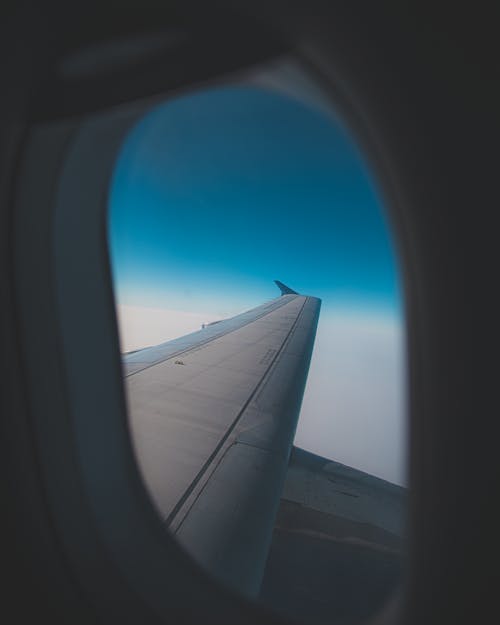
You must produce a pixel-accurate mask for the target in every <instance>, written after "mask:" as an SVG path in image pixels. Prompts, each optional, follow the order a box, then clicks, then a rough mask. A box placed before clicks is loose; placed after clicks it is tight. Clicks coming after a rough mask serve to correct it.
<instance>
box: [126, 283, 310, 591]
mask: <svg viewBox="0 0 500 625" xmlns="http://www.w3.org/2000/svg"><path fill="white" fill-rule="evenodd" d="M277 285H278V287H279V288H280V290H281V293H282V295H281V297H278V298H276V299H274V300H272V301H271V302H268V303H266V304H264V305H262V306H259V307H257V308H254V309H253V310H250V311H248V312H245V313H243V314H241V315H237V316H236V317H232V318H231V319H226V320H223V321H220V322H219V323H216V324H211V325H208V326H206V327H204V328H203V329H202V330H200V331H198V332H194V333H193V334H190V335H188V336H185V337H182V338H179V339H176V340H173V341H169V342H168V343H164V344H162V345H158V346H155V347H150V348H147V349H143V350H139V351H136V352H133V353H130V354H125V355H124V356H123V370H124V376H125V387H126V393H127V401H128V410H129V423H130V429H131V434H132V440H133V445H134V448H135V453H136V457H137V460H138V464H139V468H140V470H141V473H142V476H143V479H144V481H145V483H146V486H147V488H148V491H149V493H150V495H151V497H152V499H153V502H154V504H155V506H156V508H157V510H158V511H159V513H160V515H161V516H162V518H163V519H164V521H165V523H166V525H167V526H168V527H169V529H170V531H172V532H173V533H174V534H175V536H176V538H177V539H178V541H179V542H180V543H181V544H182V545H183V546H185V548H186V549H187V551H188V552H189V553H190V554H191V555H192V556H193V557H194V558H195V560H197V561H198V562H199V563H200V564H202V565H203V566H204V567H205V568H206V569H207V570H209V571H210V572H211V573H212V574H213V575H215V576H216V577H217V578H218V579H220V580H221V581H223V582H224V583H226V584H229V585H231V586H232V587H234V588H237V589H238V590H240V591H243V592H245V593H247V594H249V595H256V594H257V593H258V591H259V588H260V584H261V580H262V576H263V573H264V568H265V563H266V559H267V556H268V553H269V548H270V544H271V539H272V532H273V527H274V522H275V518H276V514H277V510H278V507H279V503H280V497H281V492H282V489H283V485H284V480H285V476H286V472H287V467H288V460H289V455H290V451H291V447H292V442H293V438H294V433H295V428H296V424H297V420H298V416H299V411H300V405H301V401H302V395H303V391H304V386H305V382H306V378H307V372H308V369H309V361H310V357H311V353H312V349H313V344H314V337H315V332H316V325H317V322H318V316H319V309H320V304H321V302H320V300H319V299H318V298H315V297H307V296H303V295H299V294H297V293H296V292H295V291H292V289H290V288H289V287H287V286H286V285H284V284H282V283H280V282H277Z"/></svg>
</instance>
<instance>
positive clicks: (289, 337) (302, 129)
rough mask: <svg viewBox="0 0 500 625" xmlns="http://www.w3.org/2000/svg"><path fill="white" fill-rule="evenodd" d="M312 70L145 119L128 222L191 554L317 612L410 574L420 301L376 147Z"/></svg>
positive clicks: (165, 471) (147, 389)
mask: <svg viewBox="0 0 500 625" xmlns="http://www.w3.org/2000/svg"><path fill="white" fill-rule="evenodd" d="M298 76H299V74H298V73H296V74H295V75H294V74H293V71H292V70H291V69H290V68H288V69H287V71H286V72H281V74H279V75H273V74H272V73H263V72H262V73H260V74H255V75H253V76H250V77H247V78H245V79H242V80H241V81H239V82H233V83H231V84H226V85H222V86H213V87H210V88H205V89H203V90H199V91H195V92H190V93H185V94H182V95H178V96H176V97H174V98H171V99H169V100H167V101H165V102H163V103H161V104H159V105H155V107H154V108H152V109H151V110H149V111H148V112H147V114H146V115H144V116H143V117H142V118H141V119H140V120H139V121H138V122H137V123H136V124H135V125H134V126H133V127H132V129H131V130H130V132H129V133H128V135H127V136H126V138H125V140H124V143H123V145H122V148H121V152H120V154H119V157H118V160H117V162H116V166H115V170H114V174H113V179H112V184H111V189H110V196H109V224H108V230H109V243H110V252H111V261H112V269H113V277H114V290H115V298H116V309H117V316H118V321H119V329H120V341H121V350H122V360H123V375H124V388H125V392H126V396H127V403H128V411H129V424H130V432H131V437H132V442H133V445H134V450H135V454H136V457H137V462H138V466H139V469H140V471H141V474H142V477H143V480H144V483H145V486H146V488H147V489H148V491H149V494H150V496H151V499H152V501H153V503H154V505H155V507H156V509H157V511H158V513H159V514H160V515H161V517H162V518H163V520H164V522H165V526H166V527H168V529H169V531H170V532H171V533H172V534H173V535H174V536H175V537H176V539H177V540H178V542H179V543H180V544H181V545H182V546H183V547H185V549H186V551H187V552H188V553H189V554H190V555H191V556H192V557H193V558H194V559H195V560H196V561H198V562H199V563H200V564H201V565H202V566H203V567H204V568H205V569H206V570H207V571H208V572H209V573H211V574H212V575H213V576H215V577H216V578H217V579H219V580H220V581H222V582H223V583H224V584H226V585H228V586H230V587H232V588H233V589H235V590H237V591H239V592H242V593H243V594H245V595H247V596H250V597H253V598H256V599H259V600H261V601H262V602H264V603H265V604H266V605H269V606H270V607H271V608H273V609H274V610H276V611H278V612H281V613H283V614H285V615H289V616H292V617H293V618H295V619H299V621H303V622H310V623H326V622H328V623H332V622H333V623H355V622H361V621H362V620H363V619H365V618H366V617H368V616H370V615H373V614H374V613H376V612H377V611H378V610H380V609H382V608H383V606H384V605H386V603H387V601H389V600H390V598H391V597H393V596H394V595H395V593H396V592H397V591H398V590H399V589H400V588H401V586H402V584H403V582H404V572H405V511H406V503H407V488H406V486H407V481H406V405H405V401H406V397H405V375H406V370H405V354H404V342H405V327H404V315H403V301H402V292H401V286H400V277H399V267H398V260H397V257H396V253H395V250H394V247H393V243H392V240H391V232H390V229H389V226H388V223H387V221H386V218H385V212H384V208H383V205H382V200H381V195H380V192H379V190H378V188H377V185H376V183H375V181H374V178H373V176H372V174H371V172H370V170H369V168H368V165H367V163H366V161H365V159H364V157H363V155H362V154H361V153H360V151H359V149H358V147H357V145H356V143H355V142H354V140H353V139H352V137H351V136H350V134H349V132H348V131H347V130H346V128H345V126H344V125H343V124H342V123H341V121H340V120H339V118H338V116H337V115H336V114H335V113H334V112H333V111H332V109H331V107H330V104H329V103H327V101H326V100H325V98H324V96H323V95H322V94H321V93H320V92H319V89H318V88H317V87H315V86H314V85H313V84H312V83H307V81H306V80H305V79H304V78H303V76H301V78H300V80H299V79H298V78H297V77H298ZM275 281H276V282H275ZM311 353H312V356H311ZM309 359H310V364H309Z"/></svg>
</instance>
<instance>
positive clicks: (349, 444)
mask: <svg viewBox="0 0 500 625" xmlns="http://www.w3.org/2000/svg"><path fill="white" fill-rule="evenodd" d="M405 376H406V364H405V355H404V329H403V327H402V324H401V322H400V321H398V320H397V319H393V318H391V317H389V316H386V317H384V316H380V315H379V316H376V315H374V316H371V315H369V314H365V315H360V314H350V315H349V314H342V315H337V316H334V315H330V316H324V317H321V316H320V322H319V325H318V331H317V335H316V341H315V346H314V352H313V357H312V360H311V366H310V369H309V376H308V379H307V385H306V390H305V393H304V399H303V402H302V410H301V415H300V419H299V423H298V426H297V432H296V437H295V444H296V445H297V446H298V447H303V448H305V449H307V450H309V451H312V452H314V453H317V454H319V455H322V456H326V457H329V458H331V459H332V460H335V461H337V462H341V463H343V464H347V465H349V466H352V467H355V468H358V469H361V470H363V471H366V472H367V473H370V474H374V475H377V476H379V477H382V478H384V479H386V480H389V481H390V482H394V483H397V484H402V485H404V484H406V451H407V449H406V447H407V445H406V425H407V424H406V389H405V379H406V378H405Z"/></svg>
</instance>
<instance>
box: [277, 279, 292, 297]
mask: <svg viewBox="0 0 500 625" xmlns="http://www.w3.org/2000/svg"><path fill="white" fill-rule="evenodd" d="M274 283H275V284H276V286H277V287H278V289H279V290H280V291H281V295H298V293H297V291H294V290H293V289H291V288H290V287H289V286H287V285H286V284H283V282H280V281H279V280H275V281H274Z"/></svg>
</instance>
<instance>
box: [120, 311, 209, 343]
mask: <svg viewBox="0 0 500 625" xmlns="http://www.w3.org/2000/svg"><path fill="white" fill-rule="evenodd" d="M117 317H118V327H119V331H120V348H121V351H122V352H130V351H132V350H134V349H141V348H142V347H149V346H151V345H158V343H164V342H165V341H171V340H172V339H175V338H178V337H179V336H184V335H185V334H190V333H191V332H196V330H199V329H200V328H201V326H202V324H203V323H210V322H211V321H217V320H218V319H220V318H221V317H219V316H217V315H214V314H213V313H212V314H210V313H207V314H205V313H197V312H185V311H182V310H169V309H166V308H146V307H143V306H128V305H125V304H118V305H117Z"/></svg>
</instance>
